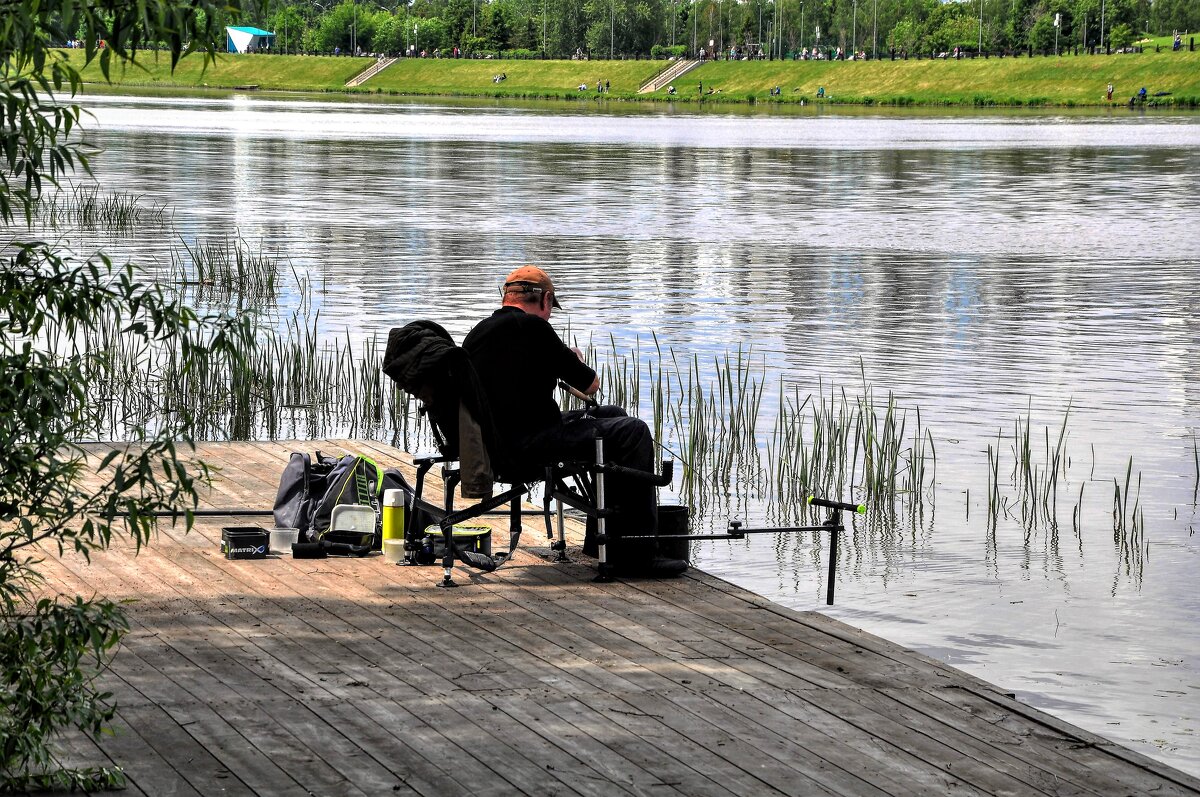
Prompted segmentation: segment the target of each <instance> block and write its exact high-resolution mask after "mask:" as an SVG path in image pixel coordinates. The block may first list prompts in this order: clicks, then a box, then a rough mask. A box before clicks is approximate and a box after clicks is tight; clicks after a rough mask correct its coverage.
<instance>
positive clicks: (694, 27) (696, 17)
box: [692, 0, 700, 58]
mask: <svg viewBox="0 0 1200 797" xmlns="http://www.w3.org/2000/svg"><path fill="white" fill-rule="evenodd" d="M698 4H699V0H692V57H693V58H695V57H696V56H697V55H699V54H700V53H699V52H698V51H697V49H696V44H697V39H696V30H697V24H698V22H699V20H700V14H698V13H697V11H696V6H697V5H698Z"/></svg>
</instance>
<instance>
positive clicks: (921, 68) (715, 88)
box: [74, 51, 1200, 107]
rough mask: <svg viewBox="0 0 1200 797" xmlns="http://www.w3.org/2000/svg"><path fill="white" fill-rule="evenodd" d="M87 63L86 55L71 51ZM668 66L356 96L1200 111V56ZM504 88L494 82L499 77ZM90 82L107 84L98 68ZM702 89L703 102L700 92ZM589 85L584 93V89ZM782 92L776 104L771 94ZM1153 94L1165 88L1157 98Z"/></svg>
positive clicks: (556, 69) (553, 68) (568, 67)
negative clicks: (660, 79)
mask: <svg viewBox="0 0 1200 797" xmlns="http://www.w3.org/2000/svg"><path fill="white" fill-rule="evenodd" d="M74 55H75V56H76V57H78V54H74ZM144 61H145V62H144V63H143V64H142V65H141V66H140V67H134V68H129V69H126V70H124V71H123V72H122V73H120V74H115V73H114V75H113V79H114V81H115V82H116V83H118V84H120V85H128V86H163V87H180V88H182V87H204V86H207V87H214V88H233V87H239V86H257V87H259V88H262V89H283V90H296V91H342V90H345V88H344V87H345V83H346V81H347V80H349V79H350V78H351V77H353V76H354V75H355V74H357V73H358V72H360V71H361V70H362V69H364V68H366V67H367V66H368V65H369V64H370V63H371V61H370V59H367V58H331V57H320V56H263V55H257V56H223V57H222V58H221V59H220V61H219V62H218V63H217V64H216V65H214V66H210V67H209V68H208V69H207V70H203V69H202V65H201V62H200V60H199V59H198V58H194V57H193V58H185V59H184V60H183V61H182V62H181V63H180V65H179V67H178V68H177V69H176V71H175V73H174V74H172V73H171V71H170V69H169V64H168V63H167V62H166V61H165V60H158V59H155V57H154V55H153V54H152V53H150V54H147V55H146V56H144ZM665 66H666V63H665V62H661V61H582V62H581V61H495V60H485V61H466V60H459V61H456V60H448V59H443V60H435V59H419V60H404V61H399V62H397V63H395V64H393V65H392V66H390V67H388V68H387V69H385V70H384V71H383V72H382V73H380V74H379V75H376V76H375V77H373V78H371V79H370V80H369V81H368V82H367V83H366V84H364V85H363V86H362V87H360V88H359V89H357V91H363V92H372V93H375V92H382V93H389V94H408V95H428V96H478V97H517V98H535V97H541V98H561V99H570V98H587V99H592V98H595V97H596V96H597V93H596V90H595V89H596V81H598V80H605V81H608V82H609V83H610V85H611V93H610V95H608V97H609V98H611V99H632V98H635V97H636V98H638V99H655V100H668V99H670V100H673V101H676V102H686V103H695V102H698V101H701V99H703V101H704V102H705V103H710V102H742V103H745V102H752V103H765V102H782V103H800V102H806V103H812V102H816V101H817V100H816V94H817V90H818V89H819V88H824V89H825V95H826V97H825V99H824V100H821V102H824V103H833V104H853V105H931V106H934V105H944V106H1087V105H1093V106H1102V105H1106V104H1107V102H1106V101H1105V99H1104V89H1105V86H1106V85H1107V84H1108V83H1110V82H1111V83H1112V84H1113V85H1114V87H1115V91H1114V94H1113V100H1114V102H1117V103H1123V102H1127V101H1128V100H1129V97H1130V96H1131V95H1133V94H1134V93H1135V92H1137V90H1138V89H1139V88H1141V87H1142V86H1145V87H1146V90H1147V91H1148V92H1149V94H1150V95H1151V96H1150V97H1149V98H1148V101H1149V103H1150V104H1154V105H1166V106H1176V107H1200V52H1169V51H1168V52H1162V53H1153V52H1149V53H1144V54H1139V55H1113V56H1103V55H1096V56H1087V55H1080V56H1064V57H1061V58H1057V57H1049V58H1045V57H1034V58H991V59H977V60H962V61H953V60H946V61H930V60H923V61H915V60H910V61H886V60H884V61H865V62H830V61H760V62H753V63H751V62H719V63H708V64H705V65H704V66H701V67H700V68H698V69H696V70H694V71H692V72H690V73H688V74H687V75H686V76H684V77H683V78H681V79H680V80H679V81H677V82H676V84H675V86H676V89H677V94H676V95H675V96H674V97H670V96H668V94H667V92H666V90H665V89H664V90H662V91H658V92H655V93H654V94H651V95H638V94H637V88H638V86H639V85H641V84H642V83H643V82H644V81H645V80H647V79H648V78H650V77H651V76H653V75H654V74H656V73H657V72H658V71H660V70H661V69H663V68H665ZM500 74H504V75H505V76H506V77H505V79H504V80H503V81H500V82H496V81H495V80H494V78H495V77H496V76H497V75H500ZM84 76H85V80H88V81H93V82H100V81H101V80H102V78H101V75H100V70H99V68H98V67H97V66H96V65H94V64H93V65H92V66H89V67H88V68H87V69H86V70H85V71H84ZM701 83H703V91H704V94H703V95H701V94H700V91H699V87H700V84H701ZM580 84H586V85H587V89H586V90H584V91H579V88H578V87H579V85H580ZM774 86H778V87H779V88H780V90H781V94H780V95H778V96H771V95H770V90H771V88H772V87H774ZM1156 92H1167V94H1166V95H1164V96H1161V97H1154V96H1153V95H1154V94H1155V93H1156Z"/></svg>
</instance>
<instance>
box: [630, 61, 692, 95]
mask: <svg viewBox="0 0 1200 797" xmlns="http://www.w3.org/2000/svg"><path fill="white" fill-rule="evenodd" d="M701 63H702V62H701V61H700V60H699V59H693V60H691V61H676V62H675V63H673V64H671V65H670V66H669V67H667V68H666V69H664V70H663V71H661V72H659V73H658V74H657V75H655V76H654V77H652V78H650V79H649V80H647V81H646V82H645V83H643V84H642V85H640V86H638V94H649V93H650V92H652V91H658V90H659V89H661V88H663V87H665V86H668V85H670V84H671V81H673V80H676V79H678V78H681V77H683V76H684V75H686V74H687V73H688V72H691V71H692V70H693V69H695V68H696V67H698V66H700V64H701Z"/></svg>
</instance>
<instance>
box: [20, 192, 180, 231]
mask: <svg viewBox="0 0 1200 797" xmlns="http://www.w3.org/2000/svg"><path fill="white" fill-rule="evenodd" d="M35 214H36V216H37V218H38V220H39V221H41V222H42V223H43V224H46V225H47V226H49V227H50V228H52V229H63V228H68V227H69V228H76V229H86V230H95V229H104V230H108V231H111V232H118V233H120V232H128V231H129V230H131V229H133V228H135V227H139V226H145V225H152V226H155V227H166V226H168V225H169V223H170V221H171V216H170V214H169V213H168V212H167V209H166V207H165V206H163V205H159V204H156V203H147V202H146V201H145V200H144V198H143V197H142V196H141V195H138V194H130V193H126V192H123V191H115V192H113V193H105V194H102V193H100V187H99V186H98V185H96V184H95V183H79V184H76V185H73V186H71V188H70V189H69V190H62V189H60V190H57V191H55V192H54V193H52V194H51V193H46V194H43V196H42V199H41V200H40V201H39V202H38V203H37V206H36V207H35Z"/></svg>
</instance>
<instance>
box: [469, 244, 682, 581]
mask: <svg viewBox="0 0 1200 797" xmlns="http://www.w3.org/2000/svg"><path fill="white" fill-rule="evenodd" d="M501 297H502V298H501V306H500V309H499V310H497V311H496V312H494V313H493V314H492V315H491V316H489V317H488V318H485V319H484V320H483V321H480V322H479V323H478V324H477V325H476V326H475V328H474V329H472V330H471V331H470V333H468V334H467V337H466V339H465V340H463V348H464V349H465V350H466V351H467V354H468V355H470V357H471V362H472V364H473V365H474V366H475V371H476V373H478V375H479V379H480V382H481V383H482V385H483V389H484V392H485V393H486V394H487V398H488V403H489V404H490V405H491V409H492V416H493V419H494V420H495V423H496V427H497V432H498V434H499V436H500V441H501V445H503V446H504V447H505V450H506V451H508V452H510V456H511V457H512V459H514V460H516V462H517V464H518V465H519V466H522V467H535V466H538V465H545V464H548V463H553V462H560V461H586V462H590V461H594V460H595V452H596V443H595V440H596V438H597V437H602V438H604V458H605V460H606V461H608V462H613V463H615V464H617V465H624V466H626V467H629V468H636V469H638V470H642V471H653V469H654V456H655V450H654V440H653V437H652V436H651V434H650V429H649V427H647V426H646V424H645V423H644V422H643V421H641V420H639V419H637V418H631V417H629V416H628V415H627V414H626V413H625V411H624V410H622V409H621V408H620V407H612V406H605V407H599V408H596V409H593V410H590V411H586V410H571V411H569V412H565V413H564V412H562V411H561V410H559V408H558V403H557V402H556V401H555V400H554V391H555V389H556V388H557V386H558V382H559V381H560V380H561V381H563V382H565V383H566V384H568V385H570V386H571V387H572V388H574V389H576V390H578V391H579V392H580V393H583V394H584V395H586V396H593V395H595V394H596V392H597V391H598V390H599V389H600V380H599V379H598V378H597V376H596V372H595V371H594V370H592V369H591V368H590V367H589V366H588V365H587V364H586V363H585V362H584V361H583V354H582V352H580V351H579V350H578V349H573V348H571V347H569V346H567V345H566V344H565V343H563V342H562V340H560V339H559V337H558V334H557V333H556V332H555V331H554V328H553V327H551V326H550V315H551V313H552V312H553V311H554V309H555V308H559V307H561V305H560V304H559V303H558V295H557V294H556V292H555V290H554V283H553V282H551V281H550V277H549V276H548V275H547V274H546V272H544V271H542V270H541V269H540V268H537V267H536V266H522V267H521V268H518V269H517V270H516V271H514V272H512V273H511V274H509V275H508V277H507V278H506V279H505V280H504V286H503V288H501ZM605 493H606V499H607V504H608V507H609V508H610V509H612V510H613V515H612V516H610V517H609V519H608V523H607V532H608V534H609V536H610V537H614V538H615V537H621V536H622V535H624V534H630V535H646V534H654V533H655V532H656V530H657V527H658V500H657V496H656V495H655V490H654V485H652V484H651V483H650V482H648V481H641V480H638V479H633V478H629V477H628V476H622V475H619V474H608V475H606V477H605ZM608 550H609V551H610V556H609V559H610V561H611V562H612V564H613V567H614V570H615V571H616V572H617V573H618V574H623V575H654V576H674V575H678V574H679V573H682V572H683V571H684V570H685V569H687V563H686V562H684V561H682V560H680V559H664V558H661V557H657V556H655V555H654V546H653V545H652V544H650V545H640V544H633V543H630V544H627V545H622V544H621V543H617V544H616V545H614V546H612V547H610V548H609V549H608Z"/></svg>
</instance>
